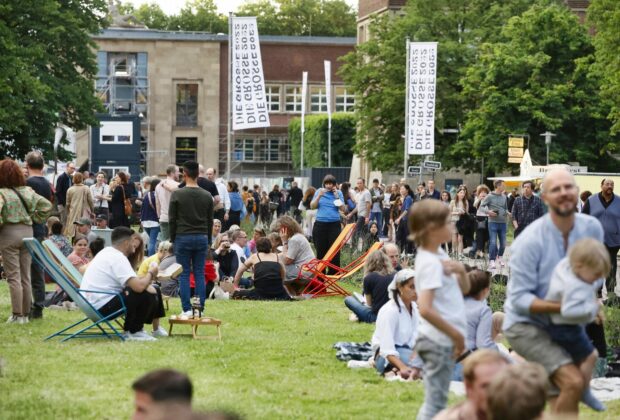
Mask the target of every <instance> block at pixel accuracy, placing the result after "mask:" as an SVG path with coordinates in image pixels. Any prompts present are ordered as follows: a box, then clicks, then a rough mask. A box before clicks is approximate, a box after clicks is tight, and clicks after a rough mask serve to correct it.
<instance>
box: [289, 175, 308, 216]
mask: <svg viewBox="0 0 620 420" xmlns="http://www.w3.org/2000/svg"><path fill="white" fill-rule="evenodd" d="M288 196H289V199H290V200H291V209H293V217H294V218H295V220H297V223H301V210H299V203H301V200H302V199H303V198H304V192H303V191H302V190H301V188H299V187H298V186H297V182H295V181H293V182H292V183H291V189H290V190H289V191H288Z"/></svg>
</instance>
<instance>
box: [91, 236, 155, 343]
mask: <svg viewBox="0 0 620 420" xmlns="http://www.w3.org/2000/svg"><path fill="white" fill-rule="evenodd" d="M133 235H134V232H133V230H131V229H130V228H128V227H125V226H119V227H117V228H115V229H114V230H113V231H112V246H109V247H106V248H104V249H103V250H102V251H101V252H99V254H97V256H96V257H95V258H94V259H93V260H92V262H91V263H90V264H89V266H88V268H87V269H86V272H85V273H84V277H83V279H82V284H81V288H82V289H84V290H94V291H101V292H114V293H120V297H119V296H118V295H116V296H115V295H108V294H99V293H89V292H85V297H86V299H87V300H88V301H89V302H90V304H91V305H93V307H94V308H95V309H97V310H98V311H99V312H100V313H101V314H102V315H103V316H108V315H111V314H113V313H116V312H118V311H119V310H120V309H122V307H123V303H124V305H125V307H126V309H127V312H126V314H125V325H124V327H123V329H124V331H125V339H127V340H132V341H154V340H156V338H155V337H153V336H151V335H149V334H147V333H146V332H145V331H144V324H146V323H151V322H153V319H154V318H157V317H158V315H159V313H161V312H164V308H163V304H162V302H161V301H158V299H157V292H156V290H155V288H154V287H153V285H152V284H153V282H154V281H155V279H156V278H157V267H152V268H149V271H148V272H147V273H146V275H144V276H142V277H138V276H137V275H136V273H135V271H134V269H133V267H132V266H131V263H130V262H129V259H128V257H129V256H130V255H132V254H133V253H134V252H135V250H136V247H137V246H138V242H137V241H136V240H134V239H133Z"/></svg>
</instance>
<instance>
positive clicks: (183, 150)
mask: <svg viewBox="0 0 620 420" xmlns="http://www.w3.org/2000/svg"><path fill="white" fill-rule="evenodd" d="M176 143H177V144H176V146H177V148H176V155H175V164H176V165H178V166H181V165H183V164H184V163H185V162H187V161H188V160H193V161H196V160H198V159H197V156H198V139H197V138H196V137H177V141H176Z"/></svg>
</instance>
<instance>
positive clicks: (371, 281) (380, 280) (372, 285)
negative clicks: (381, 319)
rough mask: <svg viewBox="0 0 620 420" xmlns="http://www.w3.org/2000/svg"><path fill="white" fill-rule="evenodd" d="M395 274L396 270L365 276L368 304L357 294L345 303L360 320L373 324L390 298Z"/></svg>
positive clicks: (347, 298) (364, 288)
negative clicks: (390, 286)
mask: <svg viewBox="0 0 620 420" xmlns="http://www.w3.org/2000/svg"><path fill="white" fill-rule="evenodd" d="M374 252H382V251H381V250H377V251H374ZM394 274H396V272H394V271H393V272H391V273H387V274H382V273H378V272H372V273H368V274H366V276H364V285H363V290H364V297H365V298H366V302H365V303H366V304H364V303H362V302H360V301H359V300H357V298H356V297H355V296H348V297H346V298H345V299H344V304H345V305H346V306H347V308H349V309H350V310H351V311H352V312H353V313H354V314H355V315H356V316H357V319H358V320H359V322H367V323H369V324H372V323H373V322H375V321H376V320H377V315H378V314H379V309H381V307H382V306H383V305H385V303H386V302H387V301H388V300H389V299H390V296H389V294H388V286H389V285H390V283H391V282H392V280H393V279H394Z"/></svg>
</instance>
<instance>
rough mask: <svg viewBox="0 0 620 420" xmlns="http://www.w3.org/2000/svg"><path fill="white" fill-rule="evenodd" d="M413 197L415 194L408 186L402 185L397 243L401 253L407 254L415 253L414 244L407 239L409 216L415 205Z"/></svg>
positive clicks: (397, 221)
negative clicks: (410, 209)
mask: <svg viewBox="0 0 620 420" xmlns="http://www.w3.org/2000/svg"><path fill="white" fill-rule="evenodd" d="M412 195H413V192H412V191H411V187H410V186H409V185H408V184H402V185H401V186H400V196H401V200H402V203H403V204H402V205H401V207H400V216H398V218H397V219H396V220H395V221H394V224H395V225H396V243H397V244H398V246H399V247H400V249H401V251H404V252H405V253H406V254H412V253H413V246H412V242H411V241H409V239H408V238H407V237H408V236H409V228H408V227H407V219H408V218H407V214H408V213H409V208H411V206H412V205H413V198H412Z"/></svg>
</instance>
